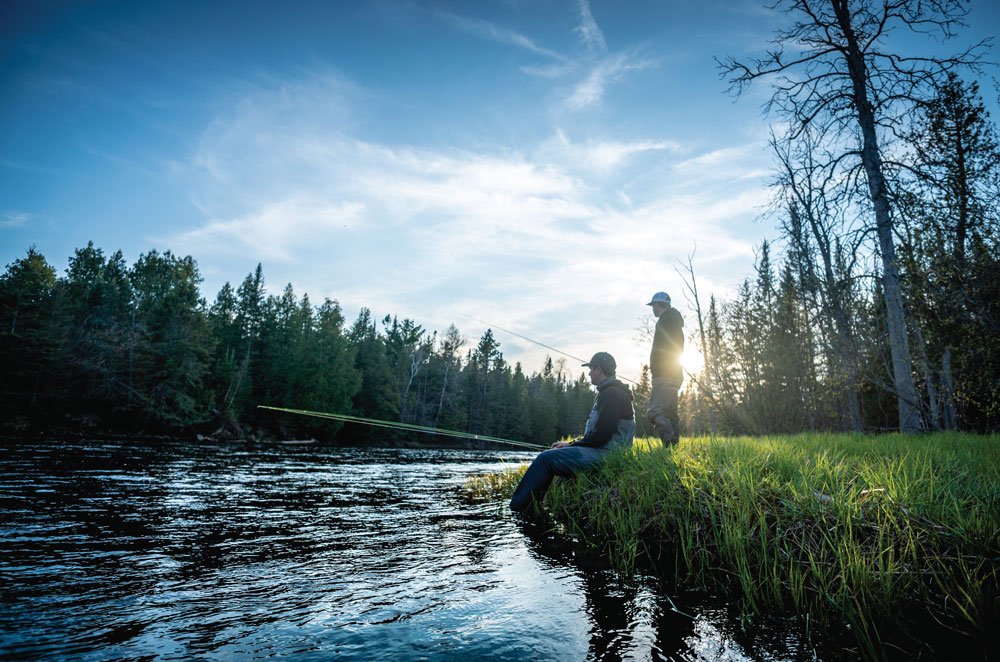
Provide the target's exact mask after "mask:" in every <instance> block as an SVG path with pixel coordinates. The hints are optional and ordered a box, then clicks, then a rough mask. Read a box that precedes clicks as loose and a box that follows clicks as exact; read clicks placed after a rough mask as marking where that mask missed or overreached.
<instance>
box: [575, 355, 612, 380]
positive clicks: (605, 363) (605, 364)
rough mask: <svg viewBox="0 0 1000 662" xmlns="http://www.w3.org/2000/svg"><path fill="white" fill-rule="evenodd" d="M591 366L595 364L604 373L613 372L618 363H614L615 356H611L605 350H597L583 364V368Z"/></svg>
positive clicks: (610, 373) (609, 373)
mask: <svg viewBox="0 0 1000 662" xmlns="http://www.w3.org/2000/svg"><path fill="white" fill-rule="evenodd" d="M591 366H597V367H598V368H600V369H601V372H603V373H604V374H605V375H613V374H615V370H616V369H617V368H618V364H617V363H615V357H613V356H611V355H610V354H608V353H607V352H598V353H597V354H594V356H593V357H592V358H591V359H590V361H588V362H587V363H584V364H583V367H584V368H589V367H591Z"/></svg>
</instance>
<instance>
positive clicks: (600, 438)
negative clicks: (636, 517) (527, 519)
mask: <svg viewBox="0 0 1000 662" xmlns="http://www.w3.org/2000/svg"><path fill="white" fill-rule="evenodd" d="M583 366H584V367H585V368H590V383H591V384H593V385H594V386H596V387H597V397H596V398H595V399H594V408H593V409H591V411H590V417H589V418H587V424H586V426H585V427H584V429H583V436H582V437H580V438H579V439H574V440H573V441H570V442H567V441H557V442H556V443H554V444H552V448H550V449H549V450H547V451H542V452H541V453H539V454H538V456H537V457H536V458H535V459H534V460H533V461H532V462H531V466H530V467H528V470H527V471H525V472H524V476H522V477H521V482H520V483H518V484H517V488H516V489H515V490H514V496H513V497H512V498H511V500H510V508H511V510H514V511H516V512H521V511H523V510H526V509H527V508H528V507H529V506H530V505H531V504H532V503H533V502H535V501H538V502H540V501H541V500H542V498H543V497H544V496H545V493H546V492H547V491H548V489H549V485H550V484H551V483H552V477H553V476H564V477H568V476H572V475H573V474H575V473H576V472H578V471H583V470H584V469H587V468H589V467H592V466H595V465H597V464H600V463H601V462H603V461H604V458H605V457H607V455H608V451H610V450H611V449H613V448H625V447H628V446H631V445H632V438H633V437H634V436H635V413H634V412H633V410H632V392H631V391H629V390H628V387H627V386H625V385H624V384H622V383H621V382H620V381H618V379H616V378H615V369H616V368H617V364H616V363H615V359H614V357H613V356H611V355H610V354H608V353H607V352H598V353H597V354H594V358H592V359H590V361H589V362H588V363H584V364H583Z"/></svg>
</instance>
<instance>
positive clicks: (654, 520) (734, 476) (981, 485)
mask: <svg viewBox="0 0 1000 662" xmlns="http://www.w3.org/2000/svg"><path fill="white" fill-rule="evenodd" d="M519 476H520V471H511V472H507V473H506V474H500V475H496V476H494V477H492V478H491V479H489V480H492V481H493V484H492V485H491V487H490V490H488V491H491V492H492V493H494V494H503V495H504V496H509V494H510V492H511V491H512V490H513V487H514V485H515V484H516V481H517V479H518V478H519ZM483 480H485V479H483ZM474 488H475V484H472V485H470V489H474ZM545 507H546V509H547V510H548V511H549V512H550V514H551V515H552V517H553V518H554V519H555V520H557V521H558V522H560V523H561V524H562V525H563V526H565V527H566V528H567V529H569V530H570V531H571V532H573V533H576V534H578V535H581V536H584V537H586V538H587V539H588V540H590V541H592V542H593V543H595V544H599V545H602V546H604V548H605V549H606V551H607V553H608V556H609V558H610V559H611V561H612V562H613V563H614V564H615V565H616V566H618V567H619V568H620V569H622V570H629V569H632V568H634V567H635V565H636V563H638V562H640V561H643V562H651V563H653V564H654V565H655V566H656V567H657V568H658V569H660V570H661V571H662V572H664V573H669V574H673V575H674V576H675V577H676V578H677V579H678V580H680V581H684V582H686V583H689V584H692V583H693V584H694V585H696V586H699V587H703V588H720V587H724V588H728V589H736V590H737V591H738V594H739V595H740V596H741V598H742V600H743V601H744V604H745V605H746V606H747V607H748V608H749V610H750V611H751V612H752V611H759V610H779V611H786V612H791V613H798V614H807V615H808V616H809V617H810V620H811V621H813V622H818V623H820V624H823V623H827V624H831V623H832V622H834V621H836V622H839V623H846V624H848V625H849V626H850V627H851V629H852V631H853V632H854V633H855V634H856V635H857V636H858V639H859V642H860V643H861V644H862V645H864V646H865V647H866V648H867V649H868V651H869V652H872V653H874V651H876V650H878V648H879V645H880V636H881V625H880V624H884V623H887V622H891V623H893V624H894V625H895V626H898V627H904V628H905V627H911V628H913V627H920V624H921V623H937V624H940V625H943V626H944V627H946V628H952V629H957V630H960V631H964V632H968V633H970V634H973V635H975V634H976V633H982V632H983V630H984V628H986V627H989V626H990V625H991V624H995V623H996V622H997V621H998V620H1000V619H998V612H1000V597H998V588H1000V437H997V436H992V437H976V436H968V435H959V434H936V435H928V436H902V435H889V436H880V437H874V438H872V437H861V436H850V435H832V434H830V435H822V434H803V435H797V436H790V437H762V438H749V437H739V438H729V439H718V438H716V439H708V438H695V439H686V440H684V441H683V442H682V443H681V444H680V445H679V446H677V447H674V448H672V449H664V448H662V447H661V446H660V445H659V442H654V441H650V440H639V441H638V442H637V444H636V446H635V447H634V448H633V449H632V450H631V451H628V452H625V453H619V454H614V455H612V456H610V457H609V459H608V461H607V462H605V463H604V465H603V466H602V468H601V469H600V470H597V471H593V472H589V473H586V474H582V475H579V476H577V477H575V478H574V479H572V480H559V481H556V483H555V484H554V486H553V489H552V490H550V492H549V495H548V496H547V498H546V502H545Z"/></svg>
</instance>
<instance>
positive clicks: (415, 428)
mask: <svg viewBox="0 0 1000 662" xmlns="http://www.w3.org/2000/svg"><path fill="white" fill-rule="evenodd" d="M257 409H268V410H270V411H280V412H284V413H286V414H297V415H299V416H312V417H313V418H325V419H330V420H334V421H341V422H343V423H361V424H363V425H371V426H374V427H381V428H389V429H390V430H405V431H407V432H424V433H426V434H437V435H441V436H443V437H457V438H459V439H472V440H474V441H488V442H491V443H494V444H507V445H509V446H520V447H522V448H531V449H533V450H547V449H548V448H549V447H548V446H542V445H540V444H531V443H528V442H526V441H515V440H513V439H503V438H501V437H491V436H489V435H485V434H471V433H469V432H458V431H456V430H442V429H441V428H432V427H430V426H427V425H415V424H413V423H399V422H396V421H385V420H381V419H377V418H363V417H361V416H349V415H348V414H332V413H329V412H322V411H309V410H307V409H290V408H288V407H271V406H269V405H257Z"/></svg>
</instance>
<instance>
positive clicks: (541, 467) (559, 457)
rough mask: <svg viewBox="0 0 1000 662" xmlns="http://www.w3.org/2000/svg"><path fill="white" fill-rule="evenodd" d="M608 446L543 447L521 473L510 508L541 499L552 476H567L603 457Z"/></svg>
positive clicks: (524, 508)
mask: <svg viewBox="0 0 1000 662" xmlns="http://www.w3.org/2000/svg"><path fill="white" fill-rule="evenodd" d="M607 455H608V449H607V448H590V447H589V446H566V447H565V448H550V449H549V450H547V451H542V452H541V453H539V454H538V457H536V458H535V459H534V460H533V461H532V462H531V466H530V467H528V470H527V471H525V472H524V476H522V477H521V482H520V483H518V484H517V488H516V489H515V490H514V496H513V497H511V499H510V509H511V510H513V511H516V512H522V511H524V510H526V509H527V508H528V506H530V505H531V503H532V502H533V501H535V500H536V499H537V500H538V501H541V500H542V498H543V497H544V496H545V493H546V492H547V491H548V489H549V485H551V484H552V477H553V476H563V477H568V476H572V475H573V474H575V473H577V472H578V471H583V470H584V469H588V468H590V467H593V466H595V465H598V464H600V463H601V462H603V461H604V458H605V457H607Z"/></svg>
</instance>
